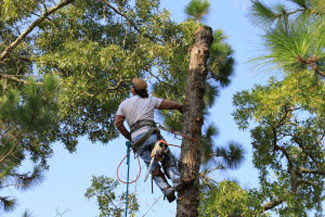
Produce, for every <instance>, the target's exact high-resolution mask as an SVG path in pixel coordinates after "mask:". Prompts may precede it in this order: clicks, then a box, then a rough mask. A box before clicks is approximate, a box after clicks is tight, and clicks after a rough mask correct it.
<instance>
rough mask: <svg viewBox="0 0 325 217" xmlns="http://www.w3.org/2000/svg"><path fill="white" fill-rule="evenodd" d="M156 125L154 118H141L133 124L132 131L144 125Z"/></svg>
mask: <svg viewBox="0 0 325 217" xmlns="http://www.w3.org/2000/svg"><path fill="white" fill-rule="evenodd" d="M147 126H148V127H156V123H155V122H154V121H153V120H139V121H137V122H135V123H134V124H133V125H132V126H131V133H133V132H134V131H136V130H139V129H141V128H142V127H147Z"/></svg>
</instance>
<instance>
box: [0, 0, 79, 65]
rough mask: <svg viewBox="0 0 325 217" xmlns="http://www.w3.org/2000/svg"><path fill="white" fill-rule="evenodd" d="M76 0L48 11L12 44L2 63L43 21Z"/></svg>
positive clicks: (62, 3)
mask: <svg viewBox="0 0 325 217" xmlns="http://www.w3.org/2000/svg"><path fill="white" fill-rule="evenodd" d="M73 1H74V0H64V1H62V2H61V3H59V4H58V5H56V6H54V7H51V8H49V9H48V10H46V11H45V12H44V13H43V14H42V15H41V16H40V17H39V18H38V19H36V20H35V21H34V22H33V23H32V24H31V25H30V26H29V27H28V28H27V29H26V30H25V31H24V32H23V33H22V34H20V35H19V36H18V38H17V39H16V40H15V41H14V42H12V43H11V44H10V45H9V46H8V47H7V48H6V49H5V50H4V51H3V52H2V53H1V55H0V63H3V62H4V61H5V60H6V58H7V57H8V55H9V54H10V53H11V52H12V51H13V50H14V49H15V48H16V47H17V46H18V44H19V43H20V42H21V41H22V40H23V39H24V38H25V37H26V36H27V35H28V34H29V33H30V32H31V31H33V30H34V29H35V28H36V27H37V26H38V25H39V24H40V23H41V22H43V20H45V19H46V18H47V17H48V16H49V15H51V14H52V13H54V12H56V11H57V10H59V9H60V8H62V7H64V6H66V5H68V4H70V3H72V2H73Z"/></svg>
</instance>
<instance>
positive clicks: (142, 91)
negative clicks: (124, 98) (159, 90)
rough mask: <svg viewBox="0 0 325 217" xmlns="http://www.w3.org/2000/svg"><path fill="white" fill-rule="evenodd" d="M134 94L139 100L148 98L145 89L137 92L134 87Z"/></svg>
mask: <svg viewBox="0 0 325 217" xmlns="http://www.w3.org/2000/svg"><path fill="white" fill-rule="evenodd" d="M134 90H135V93H136V94H137V95H139V96H140V97H141V98H147V97H148V96H149V94H148V91H147V89H141V90H138V89H137V88H135V87H134Z"/></svg>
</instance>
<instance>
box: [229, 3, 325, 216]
mask: <svg viewBox="0 0 325 217" xmlns="http://www.w3.org/2000/svg"><path fill="white" fill-rule="evenodd" d="M291 2H294V3H295V4H296V5H297V10H292V11H290V10H288V9H285V8H287V5H282V6H278V7H277V8H278V12H279V11H281V10H282V11H283V14H282V15H281V16H280V15H279V17H278V18H276V19H278V20H277V21H276V22H277V23H276V25H272V26H269V28H270V30H268V31H267V32H266V34H265V36H264V38H265V47H266V48H267V50H268V52H269V53H270V55H265V56H264V55H263V56H262V57H261V58H260V59H259V60H261V59H263V60H264V61H265V62H263V63H264V64H265V63H266V64H269V63H271V64H275V65H276V66H277V67H278V68H279V69H281V71H283V72H284V75H283V76H282V78H281V79H279V78H274V77H273V78H271V79H270V81H269V83H268V84H267V85H264V86H262V85H256V86H255V87H254V88H253V89H252V90H250V91H247V90H245V91H242V92H239V93H237V94H236V95H235V96H234V98H233V103H234V105H235V107H236V110H235V112H234V113H233V115H234V118H235V121H236V122H237V124H238V126H239V128H241V129H247V128H249V127H250V128H251V129H250V130H251V137H252V146H253V153H254V155H253V163H254V165H255V167H256V168H257V169H258V171H259V181H260V189H259V190H258V194H259V195H261V196H262V197H261V198H260V199H261V208H263V209H265V210H269V209H272V210H273V211H274V212H276V213H278V214H279V215H281V216H307V215H308V212H309V211H311V210H312V211H314V212H315V213H316V215H318V214H321V213H322V212H323V211H322V203H323V201H324V193H325V191H324V189H325V186H324V174H325V173H324V168H325V161H324V148H323V144H324V135H325V133H324V132H325V128H324V126H325V125H324V120H325V116H324V114H325V113H324V112H325V110H324V108H325V95H324V93H325V84H324V80H323V78H324V75H323V71H324V62H323V60H322V59H323V58H324V57H323V55H324V52H323V47H324V40H323V38H324V37H323V31H324V23H323V21H322V19H321V17H320V16H321V15H319V14H317V15H316V14H315V13H314V12H313V13H311V11H312V10H314V9H313V7H314V5H313V4H309V3H308V2H307V1H298V0H297V1H291ZM255 4H257V1H256V2H255ZM265 7H266V6H265ZM253 10H254V12H256V5H255V6H254V7H253ZM278 12H277V13H278ZM296 13H299V14H296ZM278 14H279V13H278ZM284 17H286V18H287V19H286V20H284V19H283V18H284ZM302 17H303V19H302ZM283 21H285V22H283ZM315 37H316V38H315ZM252 122H253V123H254V124H252ZM262 203H264V204H262ZM263 209H262V210H261V211H262V212H263Z"/></svg>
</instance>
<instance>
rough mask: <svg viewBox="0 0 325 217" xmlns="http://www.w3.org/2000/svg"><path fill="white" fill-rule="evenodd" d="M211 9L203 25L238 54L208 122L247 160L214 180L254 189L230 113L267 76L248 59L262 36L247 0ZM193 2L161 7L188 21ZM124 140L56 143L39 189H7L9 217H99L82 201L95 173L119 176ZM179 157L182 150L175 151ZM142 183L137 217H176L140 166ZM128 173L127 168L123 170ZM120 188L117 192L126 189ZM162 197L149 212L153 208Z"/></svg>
mask: <svg viewBox="0 0 325 217" xmlns="http://www.w3.org/2000/svg"><path fill="white" fill-rule="evenodd" d="M210 2H211V11H210V14H209V15H208V16H207V17H206V20H205V22H204V23H205V24H207V25H209V26H211V27H212V28H213V29H214V30H215V29H222V30H223V31H224V33H225V35H227V36H228V37H229V38H228V39H227V42H228V43H229V44H230V45H231V46H232V47H233V49H234V51H235V59H236V67H235V75H234V77H233V80H232V83H231V85H230V86H229V87H227V88H225V89H223V90H222V91H221V94H220V97H219V98H218V99H217V101H216V103H215V105H214V107H213V108H212V110H211V116H210V118H209V121H212V122H215V123H216V125H217V126H218V128H219V131H220V136H219V137H218V138H217V141H216V144H221V145H222V144H226V143H227V141H230V140H235V141H238V142H240V143H242V144H243V145H244V148H245V150H246V161H245V163H244V164H243V166H242V167H241V168H240V169H238V170H237V171H223V172H217V173H215V174H214V175H213V177H214V178H215V179H216V180H223V179H229V178H235V179H237V180H238V181H239V182H240V184H241V185H242V186H243V187H254V186H255V187H256V186H257V184H258V181H257V171H256V170H255V169H254V168H253V166H252V164H251V156H252V153H251V145H250V135H249V132H248V131H245V132H243V131H239V130H238V129H237V126H236V125H235V122H234V120H233V117H232V116H231V113H232V111H233V106H232V96H233V94H235V93H236V92H238V91H241V90H244V89H250V88H252V87H253V86H254V84H261V83H265V82H266V81H267V79H268V75H267V73H264V72H259V71H257V69H256V68H254V66H253V64H252V63H249V62H248V61H249V60H250V59H252V58H253V57H256V56H257V55H258V54H259V52H260V51H261V45H262V41H261V38H260V34H261V32H260V31H259V29H258V28H257V27H255V26H254V25H253V24H252V23H251V22H250V20H249V18H248V16H247V7H248V5H249V3H248V0H211V1H210ZM188 3H189V0H177V1H175V0H174V1H173V0H162V1H161V7H162V8H166V9H167V10H169V11H170V12H171V14H172V19H173V20H175V21H176V22H182V21H184V20H185V18H186V17H185V14H184V8H185V6H186V5H187V4H188ZM163 135H164V136H165V138H167V140H168V141H169V142H171V143H174V144H180V141H178V140H175V139H174V138H173V137H172V136H171V135H168V134H166V133H164V134H163ZM124 144H125V140H124V139H123V138H122V137H121V138H119V139H117V140H114V141H112V142H110V143H109V144H108V145H102V144H100V143H96V144H92V143H91V142H89V141H87V140H86V139H83V138H81V139H80V143H79V146H78V150H77V152H76V153H74V154H69V153H68V151H66V150H65V149H64V148H63V145H62V144H59V143H56V144H54V156H53V157H52V158H51V159H50V161H49V164H50V170H49V171H48V172H47V173H46V174H45V180H44V181H43V182H42V183H41V184H40V185H39V186H36V187H35V188H33V189H31V190H28V191H26V192H22V193H21V192H17V191H16V190H15V189H14V188H10V189H8V191H7V193H8V195H15V196H16V198H17V199H18V203H19V206H18V207H17V209H16V210H15V211H14V212H11V213H6V214H5V215H6V216H8V217H17V216H21V214H22V213H23V211H24V210H26V209H28V210H29V211H30V212H31V213H32V216H34V217H55V216H60V215H58V214H59V213H63V212H65V214H64V215H63V216H64V217H95V216H98V215H99V211H98V209H97V206H96V202H95V200H90V201H88V200H87V199H86V198H85V197H84V193H85V191H86V189H87V188H88V187H89V186H90V184H91V178H92V176H93V175H95V176H99V175H105V176H108V177H112V178H116V168H117V166H118V163H119V162H120V161H121V159H122V158H123V156H124V155H125V151H126V149H125V145H124ZM172 151H173V152H174V153H175V154H176V155H178V154H179V150H177V149H176V148H172ZM136 163H137V162H136V161H135V160H134V159H133V158H132V161H131V171H132V172H131V176H132V177H134V176H135V175H136V173H137V170H138V169H137V166H136ZM142 168H143V170H142V176H141V178H140V180H139V181H138V182H137V183H136V184H133V185H131V186H130V190H131V191H132V192H136V194H137V195H138V198H139V203H140V212H139V214H138V215H137V216H147V217H169V216H175V212H176V207H175V205H176V203H173V204H169V203H168V202H167V201H163V200H162V198H160V196H161V193H160V191H159V189H158V188H157V187H156V186H155V187H154V194H151V188H150V182H149V181H147V182H146V183H144V181H143V180H144V174H145V172H146V171H145V168H144V164H142ZM123 170H124V171H125V170H126V167H123V168H122V172H123ZM125 187H126V186H125V185H124V184H121V185H120V186H119V188H118V191H120V192H121V191H124V190H125ZM157 198H160V199H159V200H158V202H157V203H156V204H155V205H154V206H153V207H152V209H151V210H150V211H149V212H147V211H148V210H149V207H150V206H151V205H152V204H153V203H154V202H155V201H156V200H157Z"/></svg>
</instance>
